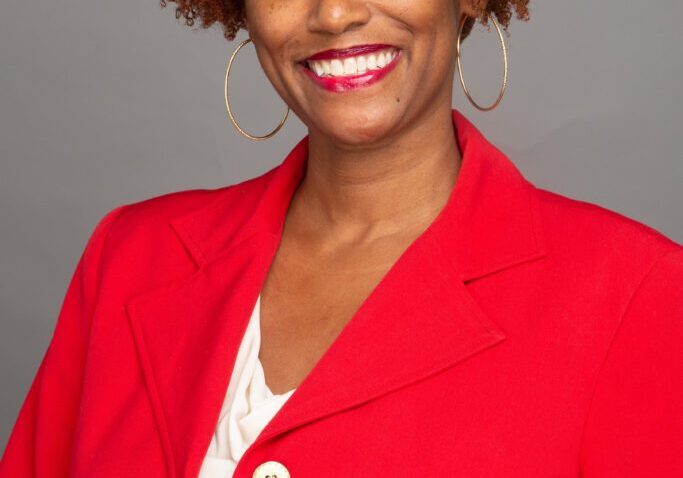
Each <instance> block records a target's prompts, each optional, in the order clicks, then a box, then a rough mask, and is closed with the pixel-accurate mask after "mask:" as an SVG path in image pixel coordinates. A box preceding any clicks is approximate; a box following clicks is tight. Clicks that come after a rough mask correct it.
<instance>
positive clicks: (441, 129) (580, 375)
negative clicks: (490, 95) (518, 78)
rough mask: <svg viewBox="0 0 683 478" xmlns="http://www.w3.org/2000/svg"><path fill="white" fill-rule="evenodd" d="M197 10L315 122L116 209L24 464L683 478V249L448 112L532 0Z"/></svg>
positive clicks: (17, 435)
mask: <svg viewBox="0 0 683 478" xmlns="http://www.w3.org/2000/svg"><path fill="white" fill-rule="evenodd" d="M177 8H178V10H177V11H178V12H179V14H180V15H185V16H186V18H187V19H188V21H189V22H190V23H192V21H193V19H194V18H196V17H197V16H199V17H200V18H201V20H202V22H203V24H204V25H205V26H207V25H209V24H211V23H212V22H214V21H220V22H222V24H223V25H224V26H225V32H226V37H227V38H228V39H233V38H234V33H235V32H236V31H237V30H238V29H239V28H246V29H247V30H248V32H249V35H250V38H251V40H252V41H253V43H254V46H255V47H256V51H257V53H258V57H259V61H260V64H261V66H262V67H263V69H264V71H265V73H266V75H267V76H268V78H269V80H270V81H271V83H272V84H273V86H274V87H275V89H276V90H277V92H278V94H279V95H280V96H281V97H282V99H283V100H284V102H285V103H286V104H287V105H288V106H289V107H291V108H292V109H293V110H294V111H295V112H296V114H297V115H298V116H299V117H300V118H301V119H302V120H303V121H304V123H305V124H306V125H307V126H308V131H309V134H308V135H307V136H306V137H305V138H303V139H302V140H301V141H300V142H299V143H298V144H297V145H296V146H295V147H294V148H293V149H292V150H291V151H290V153H289V154H288V155H287V156H286V158H285V159H284V161H282V163H281V164H279V165H278V166H277V167H275V168H273V169H271V170H270V171H268V172H266V173H265V174H263V175H261V176H259V177H255V178H252V179H249V180H247V181H243V182H241V183H239V184H232V185H228V186H225V187H222V188H219V189H214V190H192V191H178V192H175V193H172V194H166V195H163V196H159V197H155V198H151V199H148V200H145V201H141V202H138V203H134V204H127V205H122V206H120V207H117V208H115V209H113V210H112V211H110V212H109V213H108V214H107V215H106V216H105V217H104V218H103V219H102V220H101V221H100V223H99V224H98V225H97V227H96V228H95V230H94V232H93V234H92V236H91V237H90V240H89V241H88V244H87V246H86V248H85V251H84V252H83V255H82V257H81V259H80V261H79V264H78V266H77V268H76V271H75V274H74V277H73V279H72V282H71V284H70V286H69V289H68V291H67V294H66V298H65V301H64V304H63V308H62V311H61V313H60V316H59V318H58V322H57V326H56V329H55V331H54V336H53V338H52V341H51V343H50V346H49V348H48V350H47V353H46V355H45V357H44V359H43V361H42V363H41V366H40V368H39V370H38V373H37V375H36V377H35V379H34V382H33V385H32V387H31V389H30V391H29V393H28V396H27V398H26V400H25V403H24V405H23V407H22V409H21V411H20V414H19V417H18V419H17V422H16V424H15V426H14V429H13V431H12V434H11V437H10V440H9V442H8V445H7V449H6V451H5V453H4V458H3V461H2V462H1V464H0V477H1V478H8V477H19V476H22V477H24V476H25V477H28V476H37V477H65V476H72V477H115V476H116V477H121V476H124V477H146V478H149V477H162V476H168V477H177V478H180V477H183V478H185V477H197V476H201V477H202V478H209V477H219V476H220V477H228V476H235V477H240V478H247V477H254V478H264V477H278V478H282V477H290V476H291V477H319V476H344V477H352V476H353V477H380V476H387V475H388V476H405V477H423V476H424V477H433V476H449V477H501V476H505V477H508V478H510V477H520V478H521V477H524V478H528V477H554V478H555V477H602V478H606V477H607V478H609V477H614V478H616V477H620V478H622V477H627V476H634V477H646V476H648V477H674V476H683V460H681V457H682V456H683V407H682V406H681V404H682V403H683V385H682V382H681V377H683V359H682V357H681V353H680V350H683V287H681V285H682V284H683V247H681V245H680V244H677V243H676V242H674V241H673V240H671V239H670V238H667V237H665V236H664V235H663V234H661V233H660V232H658V231H655V230H653V229H652V228H650V227H648V226H646V225H644V224H641V223H638V222H636V221H635V220H633V219H630V218H627V217H625V216H622V215H620V214H618V213H616V212H613V211H610V210H607V209H605V208H603V207H600V206H598V205H595V204H591V203H587V202H582V201H578V200H575V199H570V198H568V197H564V196H561V195H559V194H556V193H553V192H550V191H547V190H544V189H541V188H539V187H536V186H535V185H533V184H532V183H531V182H530V181H528V180H527V179H525V178H524V177H523V176H522V174H521V173H520V171H519V170H518V169H517V168H516V167H515V165H514V164H513V163H512V162H511V161H510V160H509V159H508V158H507V157H506V156H505V155H504V154H503V153H502V152H500V151H499V150H498V149H497V148H496V147H495V146H494V145H493V144H492V143H490V142H489V141H487V140H486V138H485V137H484V136H483V135H482V134H481V133H480V132H479V131H478V130H477V129H476V127H475V126H474V125H472V124H471V123H470V122H469V121H468V120H467V119H466V118H465V117H464V116H463V115H462V114H461V113H460V112H458V111H457V110H454V109H451V87H452V81H453V77H454V72H455V67H456V56H457V55H456V49H457V48H458V45H459V41H460V40H461V39H462V38H464V37H465V36H466V35H467V33H468V32H469V31H470V29H471V27H472V23H473V21H475V19H481V20H484V21H486V20H487V19H491V20H495V19H496V18H497V19H498V20H499V21H500V22H501V23H502V24H503V26H507V24H508V22H509V20H510V17H511V15H512V13H513V12H516V14H517V16H518V17H520V18H526V17H527V14H528V11H527V1H526V0H492V1H490V2H488V3H486V2H485V1H484V2H483V1H476V0H461V1H451V0H373V1H365V0H287V1H285V0H246V2H245V4H244V5H242V4H241V3H238V2H237V1H234V0H233V1H231V0H223V1H220V2H219V1H216V0H214V1H211V0H203V1H201V2H200V1H191V0H183V1H181V0H178V5H177ZM494 26H496V28H498V24H497V23H495V24H494ZM501 39H502V37H501ZM355 46H362V47H360V48H355V49H354V48H350V47H355ZM330 50H331V51H330ZM371 57H372V58H371ZM335 60H338V61H335ZM342 60H343V61H342ZM228 71H229V70H228ZM501 93H502V91H501ZM498 100H500V97H499V99H498ZM473 101H474V100H473ZM480 106H481V105H480ZM493 106H495V104H494V105H491V106H481V108H482V109H491V108H492V107H493ZM228 107H229V103H228ZM229 112H230V110H229ZM230 113H231V112H230ZM264 116H265V115H264ZM231 118H232V119H233V120H234V117H233V116H232V115H231ZM236 124H237V122H236ZM244 133H245V134H247V135H249V134H248V133H246V132H244ZM250 136H252V135H250Z"/></svg>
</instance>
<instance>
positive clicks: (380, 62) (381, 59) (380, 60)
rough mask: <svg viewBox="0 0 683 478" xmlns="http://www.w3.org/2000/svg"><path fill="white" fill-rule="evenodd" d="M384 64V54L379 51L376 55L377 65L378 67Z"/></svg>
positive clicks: (382, 66)
mask: <svg viewBox="0 0 683 478" xmlns="http://www.w3.org/2000/svg"><path fill="white" fill-rule="evenodd" d="M384 65H386V63H385V62H384V54H383V53H380V54H379V55H377V66H379V67H380V68H384Z"/></svg>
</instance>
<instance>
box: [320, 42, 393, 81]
mask: <svg viewBox="0 0 683 478" xmlns="http://www.w3.org/2000/svg"><path fill="white" fill-rule="evenodd" d="M397 54H398V50H396V49H395V48H389V49H387V50H384V51H381V52H378V53H373V54H371V55H358V56H353V57H347V58H343V59H336V58H335V59H333V60H317V61H309V62H308V66H309V67H310V69H311V70H312V71H314V72H315V74H316V75H318V76H352V75H357V74H360V73H365V72H366V71H367V70H378V69H380V68H384V67H385V66H386V65H388V64H389V63H390V62H391V61H392V60H393V59H394V58H395V57H396V55H397Z"/></svg>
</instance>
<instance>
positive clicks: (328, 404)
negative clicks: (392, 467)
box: [126, 110, 545, 477]
mask: <svg viewBox="0 0 683 478" xmlns="http://www.w3.org/2000/svg"><path fill="white" fill-rule="evenodd" d="M453 123H454V130H455V132H456V135H455V137H454V140H455V141H457V142H458V145H459V148H460V151H461V152H462V157H463V161H462V165H461V168H460V172H459V176H458V179H457V181H456V185H455V187H454V189H453V191H452V193H451V197H450V198H449V200H448V203H447V204H446V206H445V207H444V209H443V210H442V211H441V212H440V214H439V215H438V217H437V218H436V219H435V220H434V221H433V222H432V224H431V225H430V226H429V227H428V228H427V230H425V231H424V232H423V233H422V234H421V235H420V236H419V237H418V238H417V239H416V240H415V241H414V242H413V243H412V244H411V245H410V246H409V247H408V248H407V249H406V250H405V251H404V253H403V254H402V255H401V256H400V258H399V259H398V260H397V262H396V263H395V264H394V265H393V266H392V268H391V269H390V270H389V271H388V272H387V274H386V275H385V276H384V277H383V279H382V280H381V281H380V283H379V284H378V285H377V287H376V288H375V289H374V290H373V292H372V293H371V294H370V296H369V297H368V298H367V299H366V300H365V301H364V302H363V304H362V305H361V306H360V308H359V309H358V311H357V312H356V314H355V315H354V316H353V318H352V319H351V320H350V322H349V323H348V324H347V325H346V327H345V328H344V329H343V330H342V332H341V334H340V335H339V336H338V337H337V339H336V340H335V341H334V342H333V344H332V345H331V346H330V348H329V349H328V350H327V351H326V352H325V354H324V355H323V357H322V358H321V359H320V360H319V362H318V363H317V364H316V365H315V367H314V368H313V370H312V371H311V372H310V373H309V375H308V376H307V377H306V378H305V380H304V381H303V383H301V384H300V386H299V387H298V388H297V390H296V391H295V392H294V394H293V395H292V396H291V397H290V398H289V400H288V401H287V402H286V403H285V405H284V406H283V407H282V408H281V409H280V411H279V412H278V413H277V414H276V415H275V417H273V419H272V420H271V421H270V422H269V423H268V425H267V426H266V428H265V429H264V430H263V431H262V433H261V434H260V435H259V437H258V438H257V439H256V442H255V443H254V444H253V445H252V447H251V448H254V447H256V446H258V445H259V444H260V443H262V442H264V441H266V440H268V439H269V438H272V437H274V436H276V435H279V434H281V433H283V432H286V431H287V430H290V429H292V428H294V427H296V426H300V425H302V424H305V423H308V422H311V421H313V420H316V419H319V418H321V417H324V416H327V415H329V414H333V413H336V412H338V411H341V410H343V409H346V408H349V407H352V406H355V405H358V404H360V403H363V402H365V401H368V400H372V399H373V398H375V397H378V396H380V395H382V394H385V393H388V392H390V391H392V390H395V389H397V388H400V387H402V386H406V385H408V384H410V383H412V382H414V381H417V380H420V379H423V378H425V377H428V376H429V375H432V374H435V373H438V372H440V371H442V370H444V369H445V368H447V367H452V366H454V365H456V364H458V363H459V362H461V361H463V360H465V359H466V358H468V357H470V356H472V355H473V354H476V353H479V352H481V351H483V350H485V349H487V348H490V347H493V346H495V345H496V344H499V343H500V342H502V341H503V340H504V339H505V333H504V332H503V330H501V329H500V327H499V326H498V325H497V324H496V323H494V322H493V321H492V320H491V319H490V318H489V317H487V315H486V314H485V313H484V312H483V310H482V308H481V307H480V306H479V305H478V304H477V303H476V301H475V300H474V299H473V297H472V296H471V295H470V294H469V292H468V290H467V286H466V283H467V282H468V281H470V280H474V279H476V278H479V277H481V276H483V275H486V274H490V273H493V272H496V271H498V270H501V269H503V268H506V267H511V266H514V265H517V264H520V263H523V262H526V261H529V260H534V259H538V258H540V257H543V256H544V255H545V250H544V246H543V241H542V235H541V231H540V227H539V219H538V213H537V210H536V203H535V201H536V199H535V196H534V195H533V186H532V185H531V184H530V183H529V182H528V181H526V180H525V179H524V178H523V177H522V175H521V174H520V173H519V171H518V170H517V169H516V167H515V166H514V165H513V164H512V163H511V162H510V161H509V160H507V158H505V156H503V155H502V154H501V153H500V152H499V151H498V150H497V149H496V148H495V147H494V146H493V145H491V144H490V143H488V142H487V141H486V140H485V138H484V137H483V136H482V135H481V133H479V131H477V130H476V128H475V127H474V126H473V125H472V124H471V123H469V122H468V121H467V120H466V119H465V118H464V117H463V116H462V115H461V114H460V113H459V112H458V111H457V110H453ZM307 152H308V137H305V138H304V139H302V140H301V141H300V142H299V143H298V144H297V145H296V146H295V147H294V149H293V150H292V151H291V152H290V153H289V155H288V156H287V157H286V158H285V160H284V161H283V162H282V163H281V164H280V165H278V166H277V167H275V168H273V169H272V170H270V171H268V172H267V173H265V174H264V175H262V176H259V177H258V178H254V179H252V180H250V181H248V182H245V183H244V184H240V185H237V186H236V187H227V188H224V189H222V190H219V191H218V192H217V198H216V199H215V200H214V201H213V202H212V203H211V204H209V205H208V206H205V207H204V208H202V209H199V210H198V211H193V212H192V213H190V214H186V215H184V216H180V217H176V218H174V219H173V220H172V221H171V226H172V227H173V229H174V230H175V231H176V233H177V235H178V238H179V239H180V240H181V241H182V242H183V244H184V245H185V247H186V249H187V251H188V253H189V255H190V256H191V257H192V259H193V260H194V261H195V263H196V264H197V266H198V268H197V270H196V272H195V273H194V274H193V275H191V276H190V277H187V278H185V279H183V280H181V281H179V282H177V283H175V284H172V285H167V286H163V287H160V288H159V289H157V290H154V291H151V292H147V293H145V294H142V295H140V296H138V297H135V298H133V299H132V300H131V301H129V302H128V304H127V305H126V309H127V312H128V315H129V318H130V324H131V327H132V330H133V334H134V337H135V340H136V343H137V346H138V350H139V352H140V358H141V365H142V368H143V371H144V375H145V380H146V384H147V387H148V390H149V394H150V398H151V401H152V405H153V408H154V412H155V418H156V420H157V424H158V427H159V431H160V436H161V439H162V443H163V446H164V449H165V451H166V456H167V462H168V467H169V470H170V473H169V474H170V475H171V476H173V477H176V476H177V477H190V476H196V475H197V473H198V471H199V468H200V466H201V462H202V460H203V458H204V455H205V453H206V451H207V449H208V446H209V442H210V440H211V436H212V434H213V431H214V428H215V426H216V422H217V420H218V415H219V412H220V408H221V406H222V403H223V399H224V398H225V392H226V390H227V387H228V381H229V379H230V375H231V373H232V368H233V365H234V363H235V359H236V355H237V350H238V348H239V345H240V342H241V339H242V336H243V334H244V331H245V328H246V325H247V322H248V320H249V317H250V314H251V311H252V309H253V307H254V305H255V303H256V299H257V296H258V294H259V292H260V290H261V287H262V285H263V283H264V282H265V279H266V276H267V273H268V270H269V268H270V264H271V262H272V260H273V258H274V256H275V253H276V251H277V247H278V245H279V242H280V238H281V233H282V228H283V225H284V219H285V215H286V212H287V209H288V206H289V202H290V200H291V198H292V196H293V194H294V192H295V190H296V188H297V186H298V184H300V181H301V179H302V178H303V177H304V175H305V169H306V162H307ZM247 452H248V451H247Z"/></svg>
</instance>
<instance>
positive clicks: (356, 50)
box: [302, 43, 398, 63]
mask: <svg viewBox="0 0 683 478" xmlns="http://www.w3.org/2000/svg"><path fill="white" fill-rule="evenodd" d="M387 48H396V49H398V47H396V46H394V45H388V44H386V43H373V44H365V45H354V46H351V47H348V48H333V49H330V50H323V51H319V52H317V53H315V54H313V55H311V56H309V57H307V58H304V59H303V60H302V63H306V62H308V61H315V60H329V59H332V58H345V57H347V56H355V55H363V54H365V53H370V52H373V51H377V50H385V49H387Z"/></svg>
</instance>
